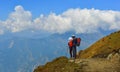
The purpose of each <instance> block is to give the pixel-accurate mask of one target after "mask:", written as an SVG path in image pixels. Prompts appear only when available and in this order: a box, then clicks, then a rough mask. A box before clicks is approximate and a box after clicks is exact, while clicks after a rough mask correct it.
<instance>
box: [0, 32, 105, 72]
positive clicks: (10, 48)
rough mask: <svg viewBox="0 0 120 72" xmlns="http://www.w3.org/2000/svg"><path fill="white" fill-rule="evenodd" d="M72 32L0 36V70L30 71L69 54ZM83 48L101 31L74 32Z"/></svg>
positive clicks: (100, 34)
mask: <svg viewBox="0 0 120 72" xmlns="http://www.w3.org/2000/svg"><path fill="white" fill-rule="evenodd" d="M72 34H74V32H67V33H65V34H52V35H46V36H45V37H37V38H34V36H32V37H28V38H27V37H23V36H19V37H18V36H17V35H9V36H7V35H6V36H0V72H30V71H32V69H33V68H34V67H35V66H37V65H40V64H44V63H46V62H47V61H50V60H52V59H53V58H56V57H58V56H62V55H64V56H69V54H68V53H67V48H68V47H67V40H68V37H70V36H71V35H72ZM76 36H77V37H81V39H82V42H81V46H80V47H79V48H78V50H80V49H84V48H86V47H88V46H89V45H91V44H92V43H93V42H95V41H96V40H98V39H99V38H101V37H103V36H104V35H103V34H102V33H93V34H76Z"/></svg>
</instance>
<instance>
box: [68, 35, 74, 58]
mask: <svg viewBox="0 0 120 72" xmlns="http://www.w3.org/2000/svg"><path fill="white" fill-rule="evenodd" d="M72 41H73V38H72V37H69V39H68V46H69V53H70V58H72V57H73V54H72V46H73V43H72Z"/></svg>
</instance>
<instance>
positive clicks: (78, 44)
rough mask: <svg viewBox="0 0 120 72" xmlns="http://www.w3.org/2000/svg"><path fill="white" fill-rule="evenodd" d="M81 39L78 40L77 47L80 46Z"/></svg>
mask: <svg viewBox="0 0 120 72" xmlns="http://www.w3.org/2000/svg"><path fill="white" fill-rule="evenodd" d="M80 42H81V38H77V46H80Z"/></svg>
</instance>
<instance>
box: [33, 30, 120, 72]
mask: <svg viewBox="0 0 120 72" xmlns="http://www.w3.org/2000/svg"><path fill="white" fill-rule="evenodd" d="M34 72H120V31H117V32H114V33H111V34H110V35H108V36H106V37H103V38H102V39H100V40H98V41H97V42H95V43H94V44H93V45H91V46H90V47H89V48H87V49H85V50H81V51H80V52H79V53H78V55H77V59H75V60H71V59H68V58H66V57H59V58H56V59H54V60H53V61H52V62H48V63H47V64H45V65H43V66H38V67H37V68H36V69H35V70H34Z"/></svg>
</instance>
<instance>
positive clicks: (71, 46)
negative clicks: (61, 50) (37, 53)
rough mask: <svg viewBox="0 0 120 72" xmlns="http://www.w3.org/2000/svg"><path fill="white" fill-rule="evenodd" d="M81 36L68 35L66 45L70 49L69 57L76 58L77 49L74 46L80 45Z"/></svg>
mask: <svg viewBox="0 0 120 72" xmlns="http://www.w3.org/2000/svg"><path fill="white" fill-rule="evenodd" d="M80 42H81V38H76V37H75V35H72V36H71V37H69V41H68V46H69V50H70V57H71V58H75V59H76V53H77V49H76V46H80Z"/></svg>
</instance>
